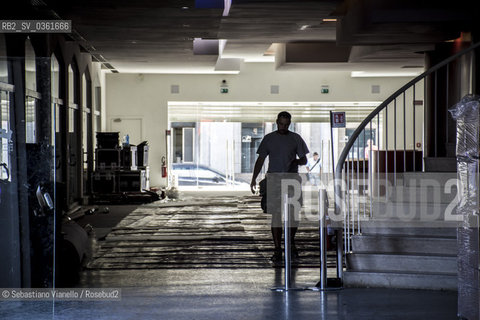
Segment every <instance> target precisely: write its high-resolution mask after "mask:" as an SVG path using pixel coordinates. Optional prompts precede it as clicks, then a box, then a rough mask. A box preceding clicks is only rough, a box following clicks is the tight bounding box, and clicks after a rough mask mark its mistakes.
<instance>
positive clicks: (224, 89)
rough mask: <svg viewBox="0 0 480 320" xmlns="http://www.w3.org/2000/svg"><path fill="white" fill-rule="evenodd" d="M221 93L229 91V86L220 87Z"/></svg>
mask: <svg viewBox="0 0 480 320" xmlns="http://www.w3.org/2000/svg"><path fill="white" fill-rule="evenodd" d="M220 93H228V88H220Z"/></svg>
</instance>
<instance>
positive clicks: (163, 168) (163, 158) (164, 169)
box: [162, 157, 167, 178]
mask: <svg viewBox="0 0 480 320" xmlns="http://www.w3.org/2000/svg"><path fill="white" fill-rule="evenodd" d="M166 177H167V163H166V162H165V157H162V178H166Z"/></svg>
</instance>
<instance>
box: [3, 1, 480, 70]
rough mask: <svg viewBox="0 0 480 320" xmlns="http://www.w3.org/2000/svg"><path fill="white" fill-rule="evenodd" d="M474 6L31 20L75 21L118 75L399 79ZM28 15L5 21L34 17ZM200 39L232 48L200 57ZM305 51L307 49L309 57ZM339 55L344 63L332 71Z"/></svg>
mask: <svg viewBox="0 0 480 320" xmlns="http://www.w3.org/2000/svg"><path fill="white" fill-rule="evenodd" d="M227 2H228V1H227ZM477 2H478V1H468V0H459V1H455V2H450V3H439V2H438V1H411V0H403V1H401V0H391V1H384V0H347V1H341V0H319V1H280V0H279V1H265V0H264V1H255V0H249V1H245V0H233V2H232V4H231V8H230V10H229V11H228V12H227V11H225V10H224V7H223V3H224V0H196V1H193V0H162V1H151V0H135V1H132V0H70V1H68V0H33V1H32V3H33V6H32V8H33V11H32V12H31V13H30V17H29V18H34V17H35V18H38V17H49V16H50V17H52V16H55V17H59V18H62V19H69V20H72V24H73V28H74V30H75V32H74V33H73V34H72V35H71V37H72V39H74V40H76V41H79V42H80V43H81V45H82V47H83V48H84V49H85V50H86V51H88V52H90V53H91V54H92V55H93V56H94V57H95V59H97V60H98V61H101V62H104V64H105V66H107V67H108V68H111V69H113V70H115V71H118V72H136V73H137V72H138V73H140V72H141V73H148V72H165V73H177V72H178V73H199V72H200V73H202V72H206V73H208V72H215V71H217V72H221V71H222V70H229V68H233V69H235V68H237V69H238V68H240V67H241V64H242V63H244V62H249V61H257V62H262V61H263V62H273V60H274V59H277V60H281V59H284V60H285V61H277V62H276V64H277V67H279V68H287V69H288V68H290V69H296V68H307V69H311V68H312V67H314V68H320V67H326V68H328V67H329V66H330V67H331V68H332V67H333V68H341V69H344V70H345V69H346V70H349V69H351V70H354V69H355V70H359V67H361V68H363V69H365V70H366V69H377V70H378V69H386V70H389V71H392V70H397V71H402V69H404V68H406V67H407V68H417V69H421V68H422V67H423V55H422V53H423V52H424V51H427V50H431V49H433V45H434V44H435V43H439V42H443V41H446V40H450V39H453V38H456V37H458V36H459V34H460V32H462V31H471V29H473V24H474V21H477V20H478V19H477V17H476V15H477V11H476V9H477V8H476V7H477V6H478V5H477ZM26 12H27V11H25V10H22V11H21V13H20V14H19V13H18V12H17V13H16V14H15V12H14V11H13V12H10V11H9V12H7V11H4V12H2V13H1V14H0V15H1V16H2V17H4V18H27V16H28V15H27V14H26ZM329 19H337V21H336V22H335V21H331V20H329ZM195 39H198V40H200V39H203V40H220V39H222V40H226V42H225V41H223V43H224V47H223V46H222V45H221V44H220V43H219V46H220V49H218V50H217V52H210V53H209V54H204V53H202V54H199V53H198V52H196V48H194V40H195ZM274 43H278V44H288V45H289V46H290V48H291V49H292V48H293V49H295V50H293V49H292V50H293V51H292V50H290V52H296V59H294V60H293V61H292V59H289V53H288V51H287V54H286V56H282V55H278V53H276V52H269V51H268V50H269V48H271V45H272V44H274ZM305 44H307V46H310V49H308V50H302V48H305ZM315 46H317V49H315V48H316V47H315ZM222 48H223V49H222ZM321 48H323V49H321ZM335 50H337V51H339V52H340V51H341V52H342V57H343V58H342V60H341V61H336V62H335V63H332V61H331V57H330V58H329V57H328V55H329V53H331V51H335ZM330 56H331V54H330ZM290 58H291V57H290ZM329 59H330V60H329ZM220 65H221V67H220ZM232 65H233V67H232Z"/></svg>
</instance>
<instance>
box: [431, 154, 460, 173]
mask: <svg viewBox="0 0 480 320" xmlns="http://www.w3.org/2000/svg"><path fill="white" fill-rule="evenodd" d="M424 160H425V170H426V171H429V172H455V171H457V159H456V158H455V157H436V158H430V157H427V158H425V159H424Z"/></svg>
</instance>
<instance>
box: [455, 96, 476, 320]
mask: <svg viewBox="0 0 480 320" xmlns="http://www.w3.org/2000/svg"><path fill="white" fill-rule="evenodd" d="M479 110H480V97H478V96H473V95H467V96H465V97H464V98H463V99H462V100H461V101H460V102H459V103H457V104H456V105H455V106H454V107H453V108H452V109H450V112H451V114H452V116H453V118H454V119H455V120H456V121H457V175H458V180H459V185H458V193H459V197H460V203H459V205H458V206H457V214H458V215H460V216H461V218H462V220H461V225H460V227H459V228H458V230H457V246H458V315H459V316H460V317H462V318H465V319H479V316H480V294H479V293H480V286H479V283H480V282H479V266H480V263H479V229H478V225H479V224H478V197H479V194H478V183H479V180H478V179H479V171H478V169H479V168H478V161H479V139H480V121H479Z"/></svg>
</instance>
